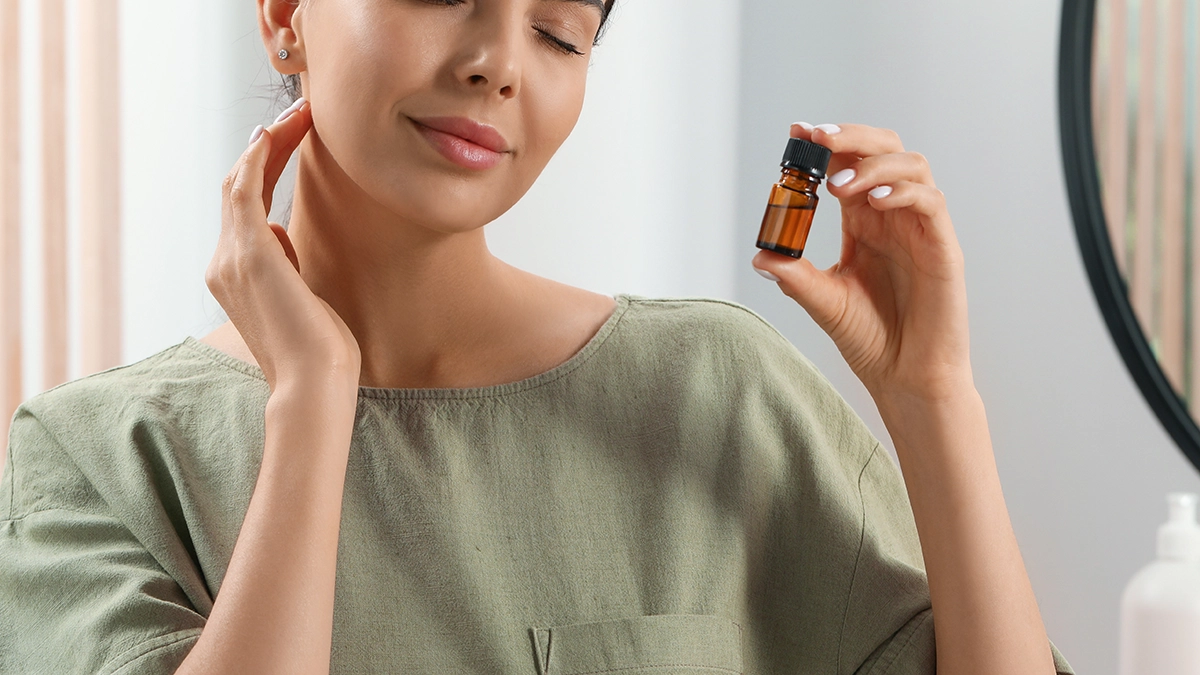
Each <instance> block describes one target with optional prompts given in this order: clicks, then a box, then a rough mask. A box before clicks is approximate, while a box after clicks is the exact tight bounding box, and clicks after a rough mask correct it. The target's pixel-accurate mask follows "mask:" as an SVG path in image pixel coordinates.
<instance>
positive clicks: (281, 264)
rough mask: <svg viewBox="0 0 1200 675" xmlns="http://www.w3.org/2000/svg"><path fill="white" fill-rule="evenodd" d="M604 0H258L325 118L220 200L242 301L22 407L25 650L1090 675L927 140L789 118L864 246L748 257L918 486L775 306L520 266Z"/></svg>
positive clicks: (10, 547)
mask: <svg viewBox="0 0 1200 675" xmlns="http://www.w3.org/2000/svg"><path fill="white" fill-rule="evenodd" d="M611 5H612V0H608V1H607V2H602V1H601V0H444V1H441V2H436V1H433V0H386V1H385V0H300V1H299V2H298V4H293V3H292V2H289V1H288V0H258V10H259V25H260V29H261V32H262V37H263V41H264V44H265V46H266V49H267V51H268V53H269V54H270V55H271V58H272V64H273V66H274V67H275V68H276V69H277V70H279V72H281V73H283V74H284V75H285V76H297V75H298V76H299V81H300V89H301V91H302V92H303V93H304V95H305V97H306V99H307V100H304V99H301V100H299V101H298V105H295V106H293V107H292V108H289V109H288V111H285V113H284V114H283V115H281V117H280V119H278V120H276V122H275V123H274V124H272V125H271V126H270V127H269V128H267V129H263V128H261V127H260V128H258V129H256V130H255V133H254V134H253V135H252V137H251V142H250V145H249V147H248V149H247V150H246V151H245V153H244V154H243V155H242V157H241V158H240V159H239V160H238V162H237V164H236V165H235V167H234V168H233V170H232V171H231V172H230V174H229V176H228V178H227V180H226V181H225V184H224V186H223V188H224V210H223V220H222V231H221V236H220V240H219V242H218V246H217V251H216V253H215V255H214V257H213V259H212V262H211V264H210V265H209V268H208V271H207V273H206V282H207V284H208V286H209V288H210V289H211V290H212V292H213V294H214V296H215V297H216V298H217V300H218V301H219V302H220V303H221V305H222V307H223V308H225V310H226V312H227V313H228V315H229V317H230V322H228V323H226V324H224V325H222V326H221V327H219V328H218V329H217V330H215V331H214V332H213V333H211V334H210V335H208V336H206V337H205V338H203V339H202V340H194V339H191V338H188V339H186V340H185V341H184V342H183V343H181V344H179V345H176V346H174V347H172V348H169V349H167V350H164V351H163V352H160V353H159V354H156V355H154V356H151V357H149V358H147V359H145V360H143V361H140V362H138V363H135V364H131V365H128V366H123V367H120V368H114V369H111V370H109V371H105V372H103V373H98V374H95V375H92V376H89V377H86V378H82V379H80V380H77V381H75V382H73V383H68V384H66V385H62V386H60V387H56V388H54V389H52V390H50V391H47V392H43V393H42V394H39V395H38V396H35V397H33V398H32V399H31V400H29V401H27V402H26V403H24V404H23V405H22V406H21V408H20V409H19V410H18V411H17V414H16V415H15V416H14V419H13V427H12V429H13V431H12V435H11V442H10V449H9V452H10V459H9V461H8V464H7V466H8V467H9V470H8V471H7V472H6V473H5V480H4V482H3V485H2V489H3V491H4V492H0V498H2V499H0V504H3V505H5V506H7V512H0V513H3V514H4V520H2V521H0V594H2V597H0V600H3V606H4V607H5V608H6V610H5V611H4V612H0V671H2V672H6V673H7V672H21V673H38V672H47V673H49V672H54V673H64V672H102V673H122V674H127V673H162V672H178V673H227V672H248V673H327V672H337V673H341V672H381V673H384V672H386V673H424V672H435V671H437V672H456V673H468V672H470V673H539V674H540V675H552V674H560V675H572V674H580V673H599V672H605V673H608V672H617V671H622V670H628V671H632V670H646V669H658V670H660V671H661V672H674V673H688V672H697V673H699V672H714V671H722V670H723V671H729V672H737V673H741V672H745V673H802V672H803V673H809V672H813V673H815V672H838V673H851V672H859V673H868V672H869V673H932V672H934V670H935V668H936V670H937V672H940V673H973V674H979V673H1021V674H1023V675H1027V674H1031V673H1045V674H1047V675H1049V674H1050V673H1054V672H1056V671H1057V672H1061V673H1068V672H1071V671H1070V669H1069V667H1068V666H1067V665H1066V662H1065V661H1064V660H1062V658H1061V656H1060V655H1058V654H1057V651H1055V650H1054V649H1053V647H1052V645H1050V644H1049V642H1048V640H1047V636H1046V634H1045V631H1044V629H1043V626H1042V622H1041V618H1040V616H1039V613H1038V609H1037V605H1036V602H1035V600H1034V597H1033V593H1032V591H1031V588H1030V585H1029V581H1028V579H1027V577H1026V574H1025V571H1024V567H1023V563H1022V561H1021V556H1020V553H1019V551H1018V548H1017V544H1016V541H1015V538H1014V536H1013V532H1012V529H1011V526H1010V523H1009V519H1008V514H1007V511H1006V507H1005V505H1004V500H1003V496H1002V494H1001V490H1000V483H999V480H998V477H997V474H996V468H995V463H994V459H993V455H992V450H991V445H990V439H989V435H988V430H987V424H986V419H985V415H984V408H983V404H982V402H981V400H980V397H979V395H978V393H977V392H976V391H975V388H974V386H973V382H972V378H971V369H970V362H969V358H968V344H967V315H966V302H965V300H966V293H965V287H964V282H963V262H962V254H961V251H960V249H959V247H958V244H957V242H956V240H955V236H954V232H953V229H952V227H951V223H950V218H949V215H948V214H947V212H946V206H945V201H944V199H943V195H942V194H941V193H940V192H939V191H938V190H937V189H936V187H935V186H934V181H933V178H932V175H931V173H930V169H929V166H928V165H927V164H926V162H925V161H924V159H923V158H922V157H921V155H919V154H915V153H911V152H906V151H905V150H904V147H903V146H902V144H901V142H900V139H899V138H897V136H896V134H894V133H892V132H890V131H886V130H882V129H874V128H870V127H866V126H862V125H852V124H844V125H820V126H817V127H812V126H810V125H808V124H797V125H795V126H794V127H793V128H792V135H794V136H798V137H801V138H808V139H811V140H813V141H815V142H817V143H821V144H823V145H826V146H828V147H829V148H831V149H832V150H833V152H834V156H833V162H832V166H831V169H830V172H831V174H832V176H831V178H830V180H829V190H830V192H831V193H832V194H833V195H834V196H836V197H837V198H838V200H839V201H840V202H841V208H842V213H843V241H844V246H843V249H842V255H841V260H840V261H839V262H838V264H837V265H835V266H834V267H833V268H831V269H829V270H826V271H819V270H816V269H814V268H813V266H812V265H811V263H809V262H808V261H807V260H805V259H800V260H793V259H791V258H787V257H784V256H780V255H776V254H773V253H769V252H766V251H761V252H759V253H757V254H756V255H755V256H754V258H753V260H752V263H753V264H754V266H755V267H756V269H758V270H759V271H760V273H761V274H763V275H764V276H766V277H768V278H771V279H773V280H775V281H777V282H778V284H779V287H780V290H781V291H783V292H784V293H785V294H786V295H788V296H789V297H791V298H793V299H794V300H795V301H796V302H797V303H798V304H799V305H800V306H802V307H803V308H804V309H805V310H806V311H807V312H808V313H809V314H810V315H811V316H812V317H813V318H814V319H815V320H816V321H817V322H818V323H819V324H820V325H821V326H822V327H823V328H824V329H825V330H826V331H827V332H828V333H829V334H830V335H831V336H832V338H833V339H834V340H835V342H836V343H837V345H838V347H839V349H840V350H841V352H842V354H843V355H844V356H845V358H846V359H847V361H848V362H849V364H850V366H851V367H852V368H853V369H854V371H855V373H856V374H857V375H858V376H859V377H860V378H861V379H862V381H863V382H864V383H865V384H866V386H867V388H868V389H869V391H870V392H871V394H872V396H873V397H874V399H875V401H876V403H877V404H878V405H879V409H880V412H881V414H882V416H883V419H884V421H885V422H886V423H887V426H888V430H889V432H890V434H891V435H892V438H893V440H894V442H895V446H896V451H897V454H898V456H899V458H900V463H901V469H902V470H903V478H901V475H900V473H899V472H898V471H897V470H896V467H895V466H894V465H893V464H892V463H891V461H890V460H889V458H888V457H887V455H886V454H885V453H884V452H883V451H882V450H881V447H880V445H879V443H878V441H877V440H876V439H874V438H872V437H871V435H870V433H869V432H868V431H867V430H866V428H865V426H864V425H863V424H862V422H861V421H860V420H859V419H858V418H857V417H856V416H855V415H854V413H853V412H852V411H850V409H849V408H848V406H846V404H845V402H844V401H843V400H842V399H841V398H840V397H839V396H838V395H837V394H836V392H834V391H833V390H832V389H831V388H830V387H829V384H828V382H827V381H825V380H824V378H822V377H821V376H820V375H819V374H818V373H816V371H815V370H814V369H813V368H812V366H811V364H810V363H809V362H808V361H807V360H805V359H804V358H803V357H802V356H800V355H799V353H798V352H796V351H795V349H794V347H792V346H791V345H790V344H789V343H787V341H786V340H785V339H784V338H783V337H782V336H781V335H780V334H779V333H778V332H777V331H775V330H774V329H773V328H772V327H771V326H769V324H767V323H766V322H765V321H763V320H762V319H761V318H759V317H758V316H757V315H756V314H754V313H753V312H751V311H749V310H748V309H746V308H745V307H742V306H740V305H737V304H736V303H729V302H723V301H719V300H712V299H691V300H672V299H650V298H641V297H637V296H629V295H618V296H616V297H615V298H613V297H608V296H603V295H597V294H594V293H590V292H587V291H584V290H582V289H577V288H573V287H570V286H566V285H563V284H559V283H555V282H553V281H550V280H547V279H543V278H540V277H537V276H535V275H532V274H529V273H526V272H523V271H521V270H517V269H515V268H512V267H510V266H508V265H506V264H504V263H503V262H501V261H499V260H497V259H496V258H494V257H493V256H491V255H490V253H489V252H488V250H487V248H486V245H485V241H484V236H483V226H484V225H485V224H486V223H488V222H490V221H492V220H493V219H495V218H496V217H497V216H499V215H500V214H501V213H503V212H504V211H506V210H507V209H508V208H510V207H511V206H512V205H513V204H514V203H515V202H516V201H517V200H518V199H519V198H520V197H521V196H522V195H523V194H525V192H526V190H527V189H528V188H529V187H530V185H531V184H532V183H533V181H534V180H535V179H536V177H537V176H538V174H539V173H540V172H541V171H542V169H543V168H544V167H545V166H546V163H547V162H548V161H549V159H550V157H551V156H552V155H553V154H554V152H555V151H556V150H557V149H558V147H559V146H560V144H561V143H562V142H563V141H564V140H565V139H566V137H567V135H568V134H569V133H570V131H571V129H572V128H573V127H574V125H575V123H576V120H577V119H578V116H579V113H580V110H581V107H582V104H583V93H584V83H585V81H586V75H587V68H588V62H589V55H590V51H591V49H590V48H591V46H592V45H593V44H594V42H595V39H596V37H597V36H598V35H599V33H600V30H601V28H602V27H603V24H604V22H605V20H606V18H607V15H608V12H609V11H610V10H611ZM297 149H299V153H300V154H299V168H298V173H297V185H296V192H295V198H294V204H293V215H292V217H291V220H290V226H289V228H288V229H287V230H284V228H283V227H281V226H280V225H278V224H273V223H272V224H268V223H267V221H266V214H267V213H268V212H269V210H270V203H271V198H272V192H273V189H274V186H275V182H276V181H277V179H278V177H279V175H280V173H281V171H282V169H283V167H284V165H285V164H286V162H287V161H288V158H289V156H290V155H291V154H292V153H293V152H294V151H296V150H297ZM5 493H7V494H5ZM0 508H3V507H0ZM926 572H927V575H928V576H927V577H926ZM218 590H219V593H218ZM8 608H15V609H12V610H11V611H10V610H9V609H8ZM935 626H936V630H935ZM935 633H936V642H935V640H934V636H935Z"/></svg>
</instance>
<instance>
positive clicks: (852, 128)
mask: <svg viewBox="0 0 1200 675" xmlns="http://www.w3.org/2000/svg"><path fill="white" fill-rule="evenodd" d="M812 140H813V142H814V143H820V144H821V145H824V146H825V147H827V148H829V149H830V150H832V151H833V154H834V156H835V157H836V156H837V155H851V156H854V157H874V156H875V155H887V154H891V153H894V152H904V144H903V143H901V142H900V135H899V134H897V133H896V132H895V131H892V130H891V129H880V128H878V127H870V126H867V125H865V124H818V125H817V126H816V127H814V128H813V134H812Z"/></svg>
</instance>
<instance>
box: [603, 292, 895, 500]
mask: <svg viewBox="0 0 1200 675" xmlns="http://www.w3.org/2000/svg"><path fill="white" fill-rule="evenodd" d="M631 309H632V310H633V311H631V312H629V314H631V315H632V316H631V317H629V320H630V322H631V327H630V328H629V333H628V335H629V336H630V337H631V338H632V340H630V343H631V345H630V346H629V347H628V348H629V349H631V350H634V351H644V352H646V353H647V354H648V356H647V357H646V361H647V363H648V364H650V365H649V366H648V367H649V368H653V369H654V370H653V372H654V373H655V374H663V373H665V374H666V375H667V376H668V378H669V380H668V381H670V382H671V383H672V386H674V387H679V386H683V387H685V388H686V389H687V393H685V394H683V395H681V396H680V397H679V400H681V401H688V402H689V405H690V404H691V402H695V401H702V400H703V401H711V402H712V403H713V404H714V405H716V406H719V408H720V410H722V411H724V413H722V414H728V415H733V416H734V417H736V418H737V420H738V422H737V423H738V424H739V425H742V426H746V427H749V428H754V429H758V430H759V431H758V432H757V433H760V434H761V435H762V439H760V440H761V441H762V442H763V443H775V442H778V443H779V444H780V450H781V452H784V453H788V454H791V453H794V452H799V451H801V450H803V451H802V452H800V454H802V455H804V457H805V459H804V461H805V462H808V461H826V460H827V461H828V462H829V463H830V464H831V465H838V466H841V467H842V468H844V469H845V470H846V471H847V475H851V474H853V476H854V478H855V479H856V478H857V473H856V472H857V471H858V470H859V469H861V467H862V466H863V465H865V463H866V462H867V460H868V459H869V458H870V456H871V454H872V453H873V452H874V450H875V448H876V447H877V446H878V440H877V439H876V438H875V437H874V436H873V435H872V434H871V432H870V430H869V429H868V428H867V426H866V424H865V423H864V422H863V421H862V418H860V417H859V416H858V414H857V413H856V412H855V411H854V410H853V409H852V408H851V406H850V405H849V403H847V402H846V400H845V399H844V398H843V397H842V395H841V394H840V393H839V392H838V391H837V390H836V389H835V388H834V386H833V384H832V383H830V381H829V379H828V378H826V377H825V376H824V374H822V373H821V372H820V370H819V369H818V368H817V367H816V365H814V364H813V362H812V361H810V360H809V359H808V358H807V357H806V356H804V354H802V353H801V352H800V350H799V349H797V347H796V346H795V345H793V344H792V342H791V341H789V340H788V339H787V337H785V336H784V335H783V333H781V332H780V331H779V330H778V329H777V328H776V327H775V326H774V325H772V324H771V323H770V322H769V321H767V319H765V318H764V317H763V316H762V315H760V314H759V313H758V312H756V311H754V310H753V309H751V308H749V307H747V306H746V305H743V304H741V303H738V302H734V301H730V300H723V299H718V298H709V297H687V298H643V297H639V296H634V297H632V298H631ZM797 311H803V310H802V309H800V308H797ZM624 320H625V319H624V318H623V319H622V321H624ZM635 343H636V346H634V344H635ZM641 372H643V373H645V372H647V371H641ZM714 410H715V409H714ZM767 437H771V438H772V439H773V440H772V441H767V440H766V439H767ZM784 446H787V449H784Z"/></svg>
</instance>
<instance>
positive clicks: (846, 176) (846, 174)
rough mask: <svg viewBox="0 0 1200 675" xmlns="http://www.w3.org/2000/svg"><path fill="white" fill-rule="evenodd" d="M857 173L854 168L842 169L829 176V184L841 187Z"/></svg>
mask: <svg viewBox="0 0 1200 675" xmlns="http://www.w3.org/2000/svg"><path fill="white" fill-rule="evenodd" d="M857 175H858V173H857V172H856V171H855V170H854V169H842V170H841V171H839V172H837V173H835V174H833V175H832V176H830V177H829V184H830V185H832V186H834V187H842V186H843V185H845V184H846V183H849V182H850V181H852V180H854V177H855V176H857Z"/></svg>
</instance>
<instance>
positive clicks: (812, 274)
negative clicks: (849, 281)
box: [750, 250, 846, 332]
mask: <svg viewBox="0 0 1200 675" xmlns="http://www.w3.org/2000/svg"><path fill="white" fill-rule="evenodd" d="M750 263H751V264H752V265H753V266H754V267H755V268H757V269H760V270H765V271H767V272H770V273H771V274H774V275H775V276H776V277H778V279H779V281H778V282H777V283H778V284H779V290H781V291H783V294H784V295H786V296H788V297H789V298H791V299H793V300H795V301H796V302H797V303H798V304H799V305H800V306H801V307H803V308H804V311H806V312H808V315H809V316H811V317H812V318H813V321H816V322H817V325H818V326H820V327H821V328H822V329H823V330H825V331H826V332H828V331H830V330H832V328H833V327H834V326H836V325H837V323H838V321H840V320H841V317H842V314H843V313H844V312H845V306H846V288H845V284H843V283H840V282H839V281H838V280H837V279H836V278H835V276H834V273H833V272H832V268H830V270H819V269H817V268H816V266H814V265H813V264H812V262H810V261H809V260H808V258H793V257H791V256H787V255H783V254H781V253H775V252H774V251H766V250H760V251H759V252H758V253H756V254H754V258H752V259H751V261H750Z"/></svg>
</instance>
